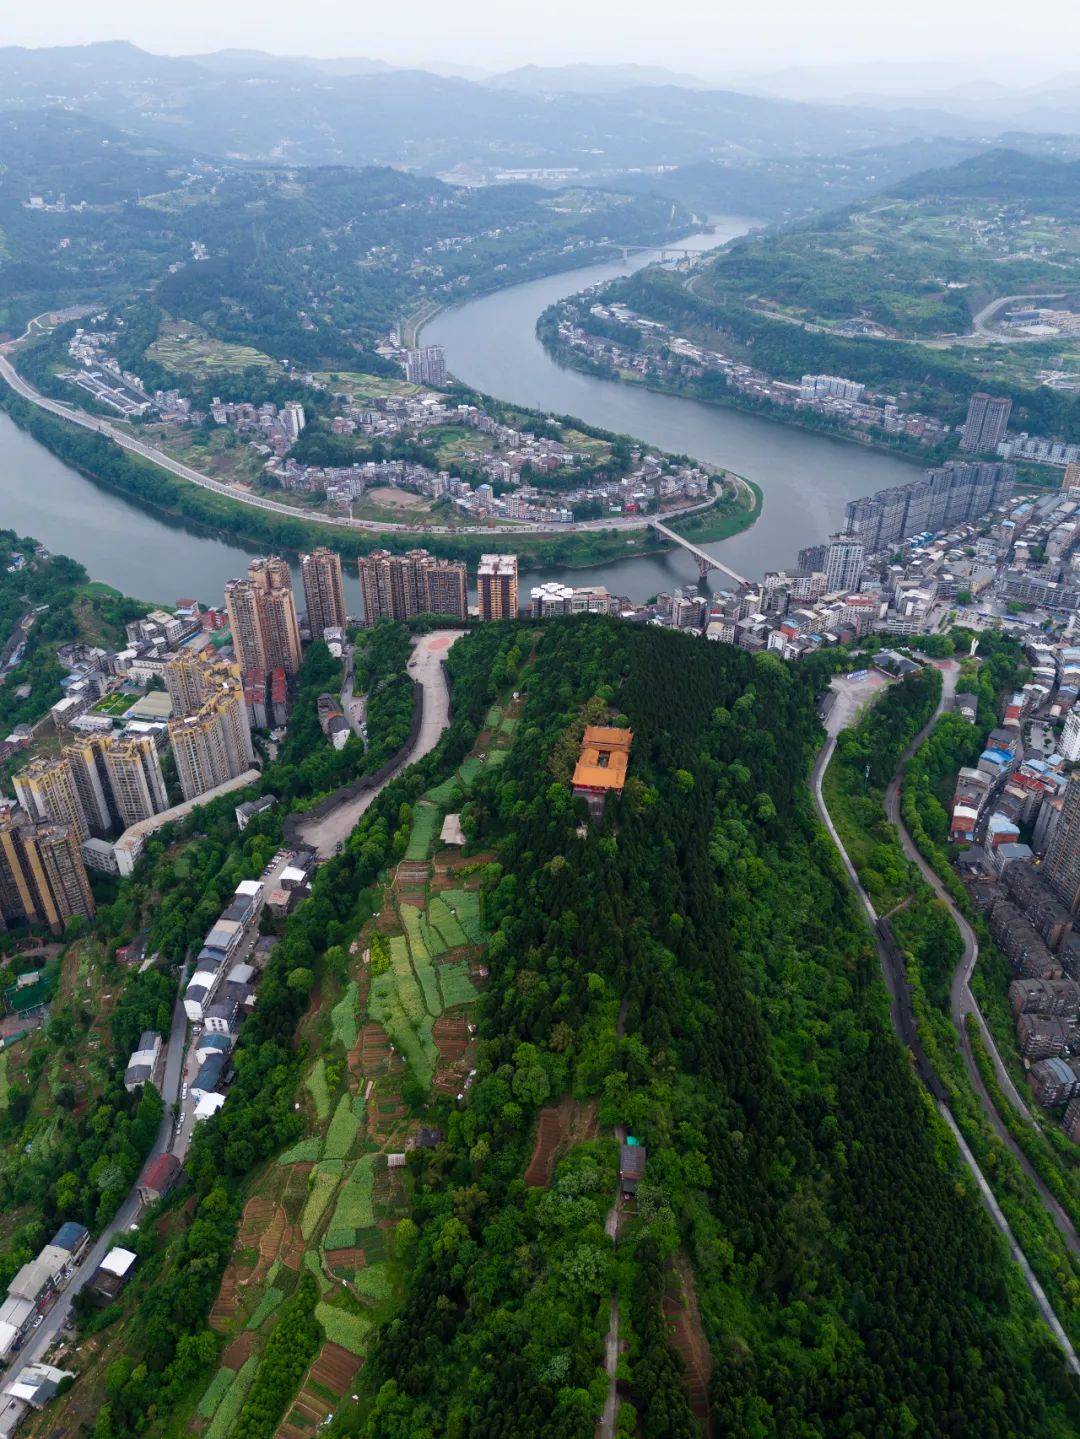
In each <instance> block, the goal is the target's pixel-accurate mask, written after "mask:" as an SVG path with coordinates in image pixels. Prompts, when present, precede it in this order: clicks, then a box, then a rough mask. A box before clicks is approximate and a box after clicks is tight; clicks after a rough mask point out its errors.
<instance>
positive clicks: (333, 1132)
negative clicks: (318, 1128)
mask: <svg viewBox="0 0 1080 1439" xmlns="http://www.w3.org/2000/svg"><path fill="white" fill-rule="evenodd" d="M356 1130H357V1119H356V1114H355V1113H354V1111H353V1101H352V1095H351V1094H343V1095H342V1096H341V1098H340V1099H339V1100H338V1103H337V1108H336V1109H335V1110H334V1117H333V1119H332V1120H331V1121H330V1128H329V1129H328V1130H327V1131H326V1144H325V1146H324V1147H323V1157H324V1158H325V1159H344V1158H345V1157H346V1155H347V1154H348V1152H349V1150H350V1149H351V1148H352V1144H353V1140H354V1139H355V1138H356Z"/></svg>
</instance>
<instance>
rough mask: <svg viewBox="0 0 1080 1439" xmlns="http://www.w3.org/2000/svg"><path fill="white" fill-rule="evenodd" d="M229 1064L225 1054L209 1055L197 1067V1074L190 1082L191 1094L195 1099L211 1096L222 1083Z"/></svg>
mask: <svg viewBox="0 0 1080 1439" xmlns="http://www.w3.org/2000/svg"><path fill="white" fill-rule="evenodd" d="M228 1062H229V1056H228V1055H227V1054H210V1055H207V1057H206V1058H205V1059H204V1060H203V1062H202V1064H200V1065H199V1072H198V1073H197V1074H196V1076H195V1078H194V1079H193V1080H192V1081H191V1092H192V1094H193V1095H194V1096H195V1098H196V1099H199V1098H201V1096H202V1095H204V1094H212V1093H213V1092H214V1091H215V1090H216V1089H217V1088H218V1086H219V1084H220V1083H221V1081H222V1076H223V1075H224V1073H225V1069H226V1066H227V1065H228Z"/></svg>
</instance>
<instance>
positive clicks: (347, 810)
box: [300, 630, 465, 859]
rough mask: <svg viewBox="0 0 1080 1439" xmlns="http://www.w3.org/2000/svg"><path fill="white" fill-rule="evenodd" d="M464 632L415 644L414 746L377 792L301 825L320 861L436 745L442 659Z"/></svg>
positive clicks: (446, 704)
mask: <svg viewBox="0 0 1080 1439" xmlns="http://www.w3.org/2000/svg"><path fill="white" fill-rule="evenodd" d="M464 633H465V631H464V630H432V632H431V633H430V634H427V635H423V636H422V637H421V638H420V639H419V640H416V641H415V642H414V648H413V653H412V657H411V658H410V660H409V663H408V672H409V674H410V675H411V676H412V678H413V679H415V680H417V681H418V682H419V684H420V686H421V690H422V695H423V699H422V703H423V708H422V710H421V718H420V731H419V733H418V735H417V737H416V743H415V744H414V745H413V747H412V749H411V750H410V751H409V753H408V754H407V755H406V756H405V758H404V759H403V760H402V761H401V763H400V764H399V765H398V766H397V768H396V769H395V770H394V771H393V772H392V773H391V774H390V775H388V776H387V778H386V779H385V780H383V782H382V784H381V785H379V787H378V788H377V789H369V790H364V792H363V793H362V794H359V795H355V796H351V797H349V798H347V799H344V800H343V801H342V802H341V804H340V805H338V806H337V808H335V809H332V810H331V811H330V812H329V813H328V814H325V815H322V816H319V817H317V818H312V819H311V820H309V821H307V822H306V823H305V824H303V825H302V826H301V828H300V837H301V839H302V840H303V841H304V843H305V844H309V845H311V846H312V848H313V849H315V850H316V851H317V852H318V856H319V858H320V859H329V858H330V856H331V855H334V854H336V853H337V851H338V850H339V849H340V848H341V846H342V845H343V844H344V843H345V841H346V840H347V839H348V837H349V835H350V834H352V832H353V830H354V829H355V828H356V822H357V820H358V819H359V818H360V816H361V815H362V814H363V813H364V811H365V810H366V809H368V808H369V806H370V805H371V804H372V803H373V801H374V800H375V799H376V798H377V797H378V795H380V794H381V793H382V791H383V790H384V789H385V788H386V786H387V785H388V784H389V783H390V781H391V780H393V779H396V778H397V776H398V775H399V774H400V773H401V771H402V770H403V769H405V768H407V767H408V766H409V765H411V764H415V763H416V761H417V760H420V759H423V757H424V756H425V755H426V754H429V753H430V752H431V750H433V749H434V748H435V746H436V745H437V744H438V743H439V738H440V736H441V735H442V732H443V730H444V729H446V727H447V725H448V724H449V723H450V690H449V688H448V686H447V683H446V676H445V674H444V673H443V660H444V659H445V658H446V653H447V651H448V650H449V648H450V646H451V645H452V644H453V643H454V641H455V640H457V639H460V637H461V636H462V635H463V634H464Z"/></svg>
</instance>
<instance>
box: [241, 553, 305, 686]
mask: <svg viewBox="0 0 1080 1439" xmlns="http://www.w3.org/2000/svg"><path fill="white" fill-rule="evenodd" d="M225 608H226V610H227V611H228V615H229V627H230V629H231V630H232V637H233V650H234V652H235V654H236V658H237V660H238V661H239V664H240V668H241V669H243V670H250V669H271V670H272V669H283V670H284V671H285V673H286V674H288V675H294V674H296V672H297V670H298V669H299V668H300V628H299V626H298V624H297V622H296V602H295V600H294V599H293V592H292V576H291V575H290V574H289V566H288V565H287V564H286V563H285V561H284V560H283V559H281V558H280V557H279V556H277V555H271V556H270V557H269V558H267V559H264V560H252V562H251V564H250V565H248V577H247V579H246V580H229V582H228V583H227V584H226V586H225Z"/></svg>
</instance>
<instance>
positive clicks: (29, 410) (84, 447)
mask: <svg viewBox="0 0 1080 1439" xmlns="http://www.w3.org/2000/svg"><path fill="white" fill-rule="evenodd" d="M0 407H2V408H3V409H4V410H5V411H6V412H7V414H8V415H9V416H10V418H11V419H12V420H13V421H14V423H15V424H16V425H18V426H19V428H20V429H23V430H25V431H26V432H27V433H28V434H30V435H31V436H32V437H33V438H34V439H35V440H36V441H37V442H38V443H39V444H41V445H42V446H44V448H46V449H47V450H49V451H50V453H52V454H53V455H55V456H56V457H57V458H58V459H60V460H62V461H63V462H64V463H65V464H68V465H70V466H71V467H72V468H73V469H75V470H77V471H78V472H79V473H80V474H81V475H84V476H85V477H87V478H88V479H90V480H92V481H93V482H94V483H97V484H100V485H103V486H105V487H106V488H109V489H112V490H114V491H116V492H117V493H119V494H121V495H123V496H125V497H126V498H128V499H130V500H133V501H135V502H137V503H138V504H139V505H140V507H148V508H150V509H152V510H154V511H156V512H157V513H158V514H160V515H162V516H165V517H167V518H169V519H171V520H173V521H175V522H178V523H180V524H183V525H191V526H192V527H194V528H197V529H198V530H200V531H201V532H202V533H203V534H206V533H211V534H214V535H218V536H222V537H227V538H231V539H237V540H240V541H241V542H244V543H249V544H255V545H262V546H265V547H266V548H269V549H272V550H274V551H276V552H284V553H286V554H292V555H299V554H301V553H303V552H304V551H306V550H310V549H312V548H314V547H315V546H316V545H328V546H329V547H331V548H332V549H335V550H337V552H338V553H339V554H341V555H342V556H343V557H344V558H352V559H355V558H358V557H359V556H360V555H362V554H366V553H368V552H370V551H371V550H372V549H376V548H381V547H384V546H386V545H389V546H390V547H391V548H395V547H399V543H400V540H404V541H405V543H406V544H407V545H408V546H409V547H410V548H411V547H413V546H415V545H418V544H425V545H427V546H428V547H429V548H430V549H432V550H433V551H434V552H435V553H437V554H440V555H444V556H446V557H447V558H451V559H462V560H465V561H467V562H470V561H471V562H475V561H476V560H477V559H478V558H479V556H480V555H481V554H483V553H485V552H487V551H489V550H490V549H492V547H493V546H495V545H503V544H505V545H506V546H507V547H512V548H513V550H514V551H515V552H516V553H517V554H518V555H519V556H520V558H521V560H522V561H523V563H524V565H525V566H527V567H536V568H540V567H547V566H556V565H569V566H573V567H575V568H595V567H598V566H603V565H606V564H609V563H611V562H612V561H614V560H625V559H628V558H632V557H633V556H635V555H641V556H645V555H657V554H662V553H665V552H667V551H670V550H671V549H672V546H671V545H670V544H668V543H666V542H665V541H664V540H663V539H662V538H661V537H660V536H658V535H655V534H654V533H653V532H652V531H651V530H649V529H647V528H645V527H644V522H643V523H642V524H641V525H639V526H635V527H633V528H623V529H618V528H615V527H612V528H611V529H592V530H575V531H573V532H572V533H570V534H568V535H565V536H563V535H551V534H550V533H546V534H544V535H540V536H536V537H533V536H530V535H528V534H524V535H523V534H521V533H520V532H516V531H515V532H510V531H507V530H498V529H492V530H490V531H487V532H485V533H483V534H481V535H464V534H463V535H456V534H454V533H453V532H449V533H440V532H434V531H424V530H419V529H417V530H413V529H404V528H402V529H397V530H381V529H377V528H365V529H362V530H353V529H346V528H344V527H342V526H334V525H333V524H329V523H320V522H319V521H316V520H309V519H306V518H300V517H297V516H294V515H292V514H289V513H282V509H283V508H286V507H281V508H277V507H271V506H269V505H267V504H265V503H260V504H255V503H249V502H245V501H244V500H242V499H239V498H233V497H232V496H230V495H228V494H225V493H222V489H221V488H218V487H217V486H214V487H209V486H207V487H204V486H200V485H197V484H195V483H191V482H189V481H187V480H185V479H184V478H182V477H181V476H178V475H176V474H174V473H172V472H170V471H168V470H166V469H164V468H163V467H162V466H160V465H157V464H155V463H154V462H153V461H151V460H148V459H146V458H145V457H144V456H142V455H140V454H138V453H132V452H131V451H129V450H126V449H123V448H121V447H120V445H119V444H118V443H117V442H115V441H114V440H113V439H111V438H110V437H109V436H107V435H105V434H101V433H98V432H97V431H96V430H92V429H86V428H83V427H81V426H80V425H79V424H77V423H76V422H74V421H72V420H68V419H65V418H63V417H61V416H57V415H55V414H53V413H51V412H50V411H49V410H47V409H44V408H42V407H41V406H40V405H38V404H35V403H34V402H33V401H31V400H30V399H28V398H26V397H25V396H23V395H19V394H16V393H15V392H14V391H13V390H12V389H10V388H8V389H5V390H4V391H3V392H0ZM739 479H740V480H741V477H739ZM742 484H745V485H748V486H749V491H750V493H751V495H752V496H753V502H752V503H750V504H748V503H747V501H746V498H745V494H746V492H745V491H744V490H743V489H742V488H741V487H738V488H737V490H736V493H735V494H734V495H730V496H725V497H723V498H719V499H717V500H714V501H713V502H712V503H711V504H709V505H706V506H703V507H701V509H700V511H698V512H696V515H695V517H693V519H688V518H687V517H686V516H685V515H684V516H683V517H675V518H674V519H673V520H672V522H671V523H672V528H676V529H678V530H679V532H680V533H682V532H683V526H684V525H686V524H687V523H692V522H696V527H695V528H694V529H693V531H692V533H693V536H694V538H695V539H726V538H729V537H730V536H732V535H735V534H738V533H740V532H741V531H742V530H745V529H747V528H749V526H751V525H752V524H753V523H754V522H755V520H756V519H757V517H758V515H759V514H760V513H761V506H762V496H761V491H760V490H759V489H757V488H756V487H754V486H752V485H749V482H748V481H742Z"/></svg>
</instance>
